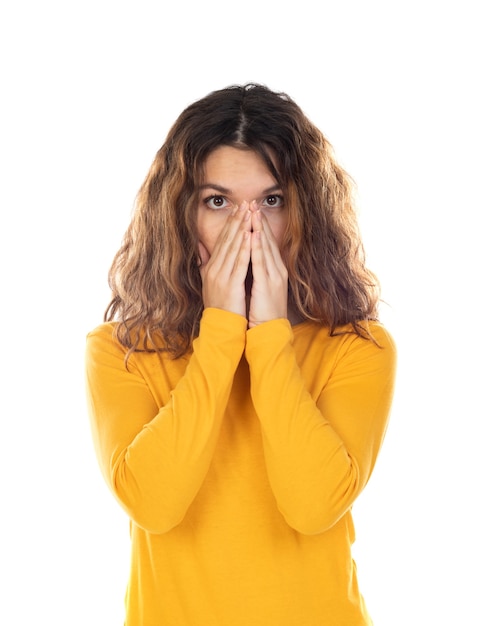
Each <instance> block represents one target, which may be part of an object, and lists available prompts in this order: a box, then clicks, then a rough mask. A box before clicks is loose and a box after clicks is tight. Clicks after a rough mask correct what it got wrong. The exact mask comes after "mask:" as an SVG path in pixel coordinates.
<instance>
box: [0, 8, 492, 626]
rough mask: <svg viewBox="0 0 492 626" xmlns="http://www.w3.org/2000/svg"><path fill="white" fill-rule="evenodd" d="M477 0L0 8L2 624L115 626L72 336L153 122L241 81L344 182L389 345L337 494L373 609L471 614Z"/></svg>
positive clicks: (483, 17)
mask: <svg viewBox="0 0 492 626" xmlns="http://www.w3.org/2000/svg"><path fill="white" fill-rule="evenodd" d="M487 4H488V3H487V2H485V1H484V2H479V1H477V0H467V1H466V2H465V1H462V2H457V1H452V0H450V1H448V2H436V0H428V1H426V2H423V1H420V0H418V1H413V2H398V1H396V0H395V1H389V0H388V1H386V2H384V1H382V0H375V1H374V2H364V1H362V0H361V1H360V2H356V1H354V0H348V1H343V2H342V1H337V2H329V1H328V2H320V1H318V0H304V1H303V2H302V3H296V4H294V3H291V2H285V1H284V2H280V1H270V2H269V1H268V0H264V1H263V2H258V1H256V0H253V1H251V2H249V3H232V2H229V3H225V2H224V3H220V2H218V1H216V0H211V1H210V2H206V1H203V2H198V1H195V2H193V1H190V2H187V3H185V2H167V1H166V2H161V3H158V2H150V1H145V0H143V1H142V0H140V1H139V2H128V1H125V0H120V1H119V2H116V0H114V1H110V0H98V1H97V2H96V1H95V0H88V1H87V0H86V1H85V2H70V1H68V0H67V1H65V2H61V1H59V2H57V1H55V0H46V1H44V2H34V1H30V2H22V1H19V2H16V3H15V4H14V3H5V4H3V5H2V8H1V9H0V59H1V61H0V63H1V89H2V95H1V98H0V106H1V116H0V132H1V135H0V151H1V154H0V158H1V170H0V180H1V188H0V199H1V202H2V205H3V206H2V210H1V234H2V245H1V250H0V253H1V289H2V327H1V330H2V335H1V339H0V348H1V360H2V378H1V380H2V410H1V453H0V463H1V467H0V480H1V532H0V537H1V546H0V549H1V553H0V568H1V569H0V575H1V580H0V595H1V598H0V622H1V623H2V624H5V625H6V626H7V625H8V626H17V625H23V626H24V625H28V624H35V623H46V624H51V625H54V626H58V625H60V626H61V625H63V626H65V625H66V624H70V625H71V626H78V625H79V624H80V625H87V624H91V626H113V625H121V624H122V622H123V595H124V587H125V583H126V576H127V567H128V537H127V522H126V519H125V517H124V514H123V513H122V512H120V510H119V509H118V507H117V505H116V503H115V502H114V501H113V499H112V497H111V495H110V493H109V491H108V490H107V488H106V486H105V484H104V483H103V481H102V478H101V476H100V474H99V470H98V468H97V466H96V461H95V457H94V455H93V450H92V443H91V440H90V433H89V429H88V419H87V413H86V408H85V395H84V382H83V353H84V343H85V335H86V333H87V332H88V331H89V330H90V329H91V328H92V327H94V326H95V325H96V324H98V323H99V322H100V321H101V317H102V312H103V310H104V308H105V306H106V304H107V301H108V297H109V294H108V290H107V286H106V273H107V270H108V267H109V264H110V262H111V260H112V257H113V255H114V253H115V252H116V249H117V248H118V246H119V243H120V241H121V237H122V235H123V232H124V229H125V228H126V225H127V223H128V220H129V216H130V212H131V209H132V206H133V201H134V197H135V194H136V192H137V190H138V187H139V186H140V184H141V182H142V181H143V178H144V176H145V174H146V172H147V169H148V167H149V166H150V163H151V161H152V159H153V157H154V154H155V152H156V151H157V149H158V148H159V147H160V145H161V144H162V142H163V140H164V138H165V135H166V133H167V131H168V129H169V126H170V125H171V123H172V122H173V121H174V119H175V118H176V117H177V115H178V114H179V113H180V112H181V110H182V109H183V108H184V107H185V106H187V105H188V104H189V103H190V102H192V101H193V100H195V99H198V98H200V97H202V96H204V95H205V94H206V93H208V92H209V91H211V90H214V89H219V88H222V87H225V86H227V85H229V84H232V83H244V82H247V81H257V82H262V83H265V84H267V85H268V86H269V87H271V88H273V89H275V90H283V91H286V92H287V93H289V94H290V95H291V96H292V97H293V98H294V99H295V100H296V101H297V102H298V104H299V105H300V106H301V107H302V108H303V109H304V110H305V112H306V113H307V114H308V115H309V117H311V119H312V120H313V121H314V122H315V123H316V124H317V125H318V126H319V127H320V128H321V129H322V130H323V131H324V132H325V134H326V135H327V137H328V138H329V139H330V141H331V142H332V144H333V145H334V147H335V150H336V152H337V155H338V158H339V160H340V161H341V162H342V164H343V165H344V166H345V167H346V169H347V170H348V171H349V172H350V173H351V174H352V175H353V177H354V178H355V179H356V181H357V182H358V190H359V205H360V215H361V223H362V227H363V232H364V237H365V244H366V249H367V253H368V260H369V264H370V265H371V267H372V268H373V269H374V270H375V271H376V272H377V273H378V274H379V276H380V278H381V280H382V282H383V287H384V297H385V299H386V300H387V301H388V303H389V305H388V306H385V307H384V309H383V320H384V321H385V322H386V324H387V325H388V327H389V328H390V329H391V330H392V331H393V334H394V335H395V338H396V339H397V342H398V345H399V354H400V357H399V358H400V364H399V377H398V385H397V392H396V397H395V403H394V410H393V414H392V421H391V424H390V428H389V431H388V434H387V438H386V442H385V445H384V448H383V452H382V454H381V457H380V460H379V463H378V466H377V468H376V470H375V472H374V475H373V478H372V481H371V483H370V484H369V486H368V488H367V490H366V492H365V493H364V494H363V496H362V497H361V499H360V502H359V503H358V504H357V505H356V507H355V511H354V513H355V521H356V527H357V529H358V541H357V543H356V546H355V556H356V559H357V562H358V566H359V575H360V583H361V587H362V590H363V592H364V594H365V596H366V600H367V603H368V606H369V608H370V610H371V613H372V614H373V617H374V620H375V623H376V626H395V625H398V626H407V625H412V626H413V625H415V624H419V625H421V626H427V625H429V626H435V625H436V624H437V625H441V624H446V625H448V624H459V625H462V624H492V617H491V610H490V600H489V594H490V582H491V581H490V557H491V549H490V548H491V546H490V537H489V533H490V526H491V521H492V520H491V517H490V513H489V512H488V508H489V506H488V505H489V504H490V458H489V457H490V454H489V449H490V446H489V437H490V435H489V430H488V422H490V419H491V417H492V414H491V413H492V412H491V403H490V399H489V389H488V387H489V385H490V378H491V376H490V374H491V372H490V353H491V348H492V346H491V341H490V320H489V313H490V296H489V292H490V277H489V275H490V269H491V267H490V252H489V250H490V240H489V234H488V232H489V228H490V226H489V216H490V212H491V209H492V206H491V204H492V203H491V194H490V172H491V165H492V162H491V155H490V152H491V140H492V132H491V121H490V120H491V110H492V99H491V94H490V88H491V67H490V66H491V58H492V47H491V36H490V32H491V30H490V26H491V24H490V18H489V17H488V15H487V12H486V7H487ZM176 626H178V625H176ZM231 626H233V625H231ZM272 626H276V625H272ZM300 626H302V625H300Z"/></svg>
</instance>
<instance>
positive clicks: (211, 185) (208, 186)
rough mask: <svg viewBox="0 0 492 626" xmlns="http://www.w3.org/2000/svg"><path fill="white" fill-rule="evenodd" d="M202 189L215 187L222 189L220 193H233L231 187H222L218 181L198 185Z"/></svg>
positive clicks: (217, 189)
mask: <svg viewBox="0 0 492 626" xmlns="http://www.w3.org/2000/svg"><path fill="white" fill-rule="evenodd" d="M202 189H215V190H216V191H220V193H232V192H231V190H230V189H227V188H226V187H222V185H217V184H216V183H204V184H203V185H200V186H199V187H198V190H199V191H201V190H202Z"/></svg>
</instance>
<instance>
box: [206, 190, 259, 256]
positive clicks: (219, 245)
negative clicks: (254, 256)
mask: <svg viewBox="0 0 492 626" xmlns="http://www.w3.org/2000/svg"><path fill="white" fill-rule="evenodd" d="M250 221H251V214H250V211H249V207H248V204H247V203H246V202H243V203H242V204H241V205H240V206H239V207H237V208H236V209H235V210H234V211H233V212H232V213H231V215H230V216H229V217H228V219H227V221H226V224H225V226H224V228H223V229H222V231H221V233H220V234H219V237H218V239H217V242H216V244H215V246H214V249H213V251H212V254H211V260H212V261H213V262H217V263H218V264H220V265H223V264H224V263H227V264H229V265H230V264H232V263H233V262H234V259H235V258H236V256H237V253H238V252H239V250H240V249H241V246H242V245H243V243H244V242H243V232H244V231H245V230H250V229H251V225H250Z"/></svg>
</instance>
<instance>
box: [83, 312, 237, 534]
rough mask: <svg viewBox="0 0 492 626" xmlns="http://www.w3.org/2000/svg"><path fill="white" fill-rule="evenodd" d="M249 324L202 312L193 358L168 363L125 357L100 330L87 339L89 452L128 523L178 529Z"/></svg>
mask: <svg viewBox="0 0 492 626" xmlns="http://www.w3.org/2000/svg"><path fill="white" fill-rule="evenodd" d="M245 332H246V320H245V319H244V318H243V317H241V316H239V315H235V314H232V313H227V312H225V311H219V310H217V309H206V310H205V311H204V314H203V317H202V321H201V326H200V334H199V336H198V338H197V339H196V340H195V341H194V343H193V352H192V354H191V355H189V356H187V357H186V358H182V359H178V360H172V359H171V358H169V357H168V356H166V355H163V354H148V353H134V354H133V355H132V356H131V357H130V360H129V362H128V367H126V366H125V363H124V356H125V349H124V348H123V347H122V346H121V345H120V344H119V343H118V342H116V340H115V339H114V338H113V335H112V325H110V324H105V325H102V326H100V327H99V328H98V329H96V330H95V331H94V332H92V333H90V334H89V335H88V339H87V352H86V373H87V392H88V404H89V412H90V416H91V427H92V433H93V439H94V445H95V448H96V453H97V456H98V460H99V464H100V466H101V469H102V472H103V475H104V477H105V479H106V481H107V483H108V485H109V487H110V489H111V490H112V491H113V493H114V495H115V496H116V498H117V500H118V501H119V502H120V504H121V505H122V507H123V508H124V509H125V511H126V512H127V514H128V515H129V516H130V518H131V519H133V520H134V521H135V522H136V523H137V524H138V525H139V526H141V527H142V528H145V529H146V530H148V531H149V532H152V533H163V532H166V531H168V530H170V529H171V528H173V527H174V526H176V525H177V524H179V522H180V521H181V520H182V518H183V517H184V515H185V513H186V511H187V510H188V507H189V506H190V504H191V502H192V501H193V499H194V498H195V496H196V494H197V492H198V490H199V489H200V486H201V484H202V482H203V480H204V477H205V475H206V473H207V471H208V468H209V465H210V461H211V458H212V456H213V453H214V450H215V445H216V442H217V438H218V433H219V430H220V426H221V421H222V417H223V414H224V411H225V408H226V405H227V402H228V399H229V394H230V391H231V386H232V381H233V378H234V373H235V371H236V369H237V366H238V363H239V361H240V358H241V355H242V354H243V350H244V343H245Z"/></svg>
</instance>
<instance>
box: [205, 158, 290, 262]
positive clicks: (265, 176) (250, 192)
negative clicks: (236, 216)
mask: <svg viewBox="0 0 492 626" xmlns="http://www.w3.org/2000/svg"><path fill="white" fill-rule="evenodd" d="M244 200H246V201H247V202H252V201H253V200H256V202H257V204H258V208H259V209H261V212H262V214H263V215H264V216H265V217H266V218H267V220H268V224H269V225H270V227H271V229H272V231H273V234H274V236H275V239H276V241H277V244H279V245H280V243H281V241H282V238H283V235H284V232H285V229H286V225H287V208H286V207H285V206H284V197H283V193H282V189H281V188H280V186H279V184H278V182H277V181H276V180H275V178H274V177H273V176H272V173H271V172H270V170H269V169H268V167H267V166H266V164H265V162H264V161H263V160H262V158H261V157H260V156H259V155H258V154H257V153H256V152H254V151H253V150H240V149H239V148H233V147H231V146H220V147H219V148H216V149H215V150H214V151H212V152H211V153H210V154H209V156H208V157H207V159H206V160H205V163H204V177H203V183H202V184H201V185H200V188H199V203H198V214H197V227H198V236H199V238H200V241H201V243H202V244H203V245H204V246H205V248H206V250H207V252H208V253H209V254H212V252H213V249H214V247H215V243H216V241H217V238H218V236H219V233H220V231H221V230H222V228H223V227H224V225H225V222H226V219H227V217H228V216H229V215H230V213H231V211H232V210H233V209H234V207H235V206H236V205H237V206H239V205H240V204H241V203H242V202H243V201H244Z"/></svg>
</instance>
